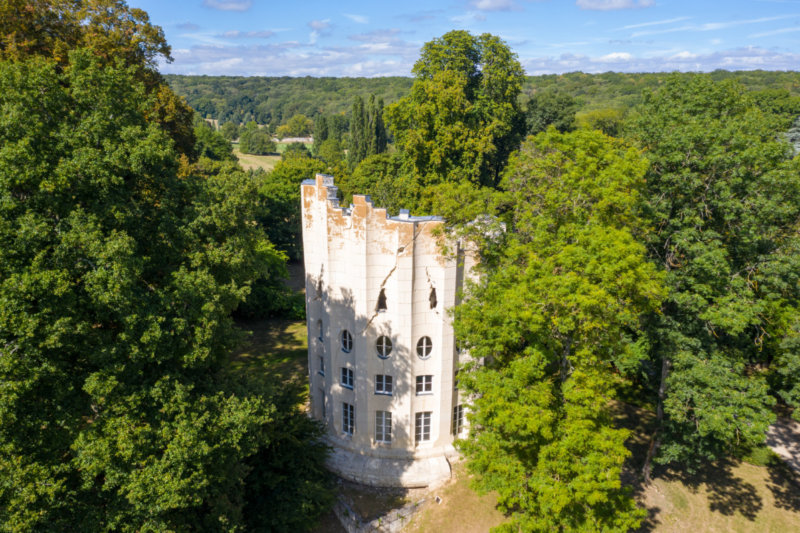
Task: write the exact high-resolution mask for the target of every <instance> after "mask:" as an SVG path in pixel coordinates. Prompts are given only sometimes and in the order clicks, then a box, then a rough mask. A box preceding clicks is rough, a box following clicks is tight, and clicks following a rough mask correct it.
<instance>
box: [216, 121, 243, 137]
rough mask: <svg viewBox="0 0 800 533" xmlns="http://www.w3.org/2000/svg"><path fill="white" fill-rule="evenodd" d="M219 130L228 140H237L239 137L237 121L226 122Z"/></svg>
mask: <svg viewBox="0 0 800 533" xmlns="http://www.w3.org/2000/svg"><path fill="white" fill-rule="evenodd" d="M219 132H220V134H222V136H223V137H225V138H226V139H227V140H228V141H235V140H236V139H238V138H239V125H238V124H236V123H235V122H226V123H224V124H223V125H222V126H220V128H219Z"/></svg>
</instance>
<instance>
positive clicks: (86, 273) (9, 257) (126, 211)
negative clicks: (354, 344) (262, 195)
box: [0, 50, 325, 531]
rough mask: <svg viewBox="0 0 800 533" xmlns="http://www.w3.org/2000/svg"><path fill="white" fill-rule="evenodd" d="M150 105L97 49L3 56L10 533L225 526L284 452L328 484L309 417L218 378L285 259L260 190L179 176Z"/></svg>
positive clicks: (2, 394)
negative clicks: (267, 224)
mask: <svg viewBox="0 0 800 533" xmlns="http://www.w3.org/2000/svg"><path fill="white" fill-rule="evenodd" d="M154 98H158V95H155V94H153V93H152V92H151V91H150V88H149V87H148V86H147V83H146V82H144V81H142V80H141V79H139V77H138V71H137V67H135V66H127V65H126V64H125V62H124V61H122V60H120V61H114V60H113V59H111V60H105V59H103V58H98V56H97V55H96V54H94V53H93V51H86V50H74V51H72V52H70V53H69V56H68V59H67V60H66V61H59V62H58V63H56V62H54V61H51V60H44V59H41V58H28V59H25V60H23V61H21V62H17V63H0V109H2V110H3V112H2V114H0V382H2V384H3V385H2V387H1V388H0V524H2V525H1V526H0V527H2V528H3V529H5V530H10V531H35V530H53V531H100V530H119V531H142V530H159V531H163V530H203V531H222V530H233V529H236V528H237V527H240V526H241V525H243V524H244V518H243V516H242V512H243V508H244V505H245V484H246V483H247V484H250V483H254V484H255V485H254V486H251V487H248V489H247V490H248V491H249V492H255V493H258V492H259V491H260V490H263V489H264V488H265V487H262V486H259V485H258V484H259V483H260V481H259V479H261V478H248V477H247V473H248V470H249V469H250V467H251V466H252V461H257V459H256V458H257V456H261V455H263V454H265V453H266V452H267V451H268V450H273V449H274V450H276V453H277V450H284V451H285V450H286V449H287V445H288V444H291V445H293V446H299V448H295V449H293V450H292V451H291V453H292V454H293V455H296V456H298V457H302V458H309V461H308V463H306V468H304V469H303V470H302V471H303V472H304V474H303V476H304V477H305V476H306V474H309V475H310V477H308V478H306V479H307V481H309V483H308V484H307V485H306V486H307V488H308V492H306V493H305V496H309V495H310V496H309V497H310V498H311V499H312V500H313V501H314V502H319V501H320V500H319V499H318V498H317V497H316V496H313V494H315V493H316V492H317V491H322V492H324V490H325V489H324V473H323V472H322V471H321V469H320V468H319V464H318V463H319V461H317V460H316V459H315V458H317V457H319V452H320V451H321V450H319V449H318V447H317V446H315V445H312V444H303V443H301V442H298V441H297V440H296V439H294V438H291V437H287V436H285V431H286V427H287V424H286V422H287V418H288V419H291V418H292V417H298V416H299V417H302V416H304V415H302V414H301V413H299V412H297V411H294V412H293V411H285V412H282V413H280V414H276V412H275V405H274V404H273V401H272V399H271V398H272V397H273V396H274V394H273V393H272V392H270V391H269V390H264V389H263V388H258V389H254V388H249V387H246V386H245V385H243V384H241V383H238V382H237V381H235V380H233V379H232V377H231V376H230V375H229V373H228V371H227V368H228V366H229V363H228V357H229V353H230V349H231V348H232V346H233V345H234V342H235V341H236V339H237V338H238V335H237V333H236V331H235V330H234V328H233V327H232V326H233V325H232V321H231V318H230V315H231V311H233V309H235V308H236V306H237V305H238V304H239V302H241V301H242V300H243V299H244V298H245V296H246V295H247V294H248V291H249V285H250V282H251V280H252V279H254V278H256V277H258V276H269V274H270V273H269V272H268V271H267V267H268V266H269V265H278V266H282V265H283V257H282V256H281V254H280V253H278V252H277V251H276V250H275V249H274V248H273V246H272V245H271V244H270V243H269V242H268V241H267V240H266V239H265V238H264V235H263V232H262V230H261V229H259V227H258V224H257V223H256V222H255V218H256V205H255V199H256V198H257V194H256V191H255V185H254V184H253V183H252V181H251V180H249V179H248V178H247V176H246V175H245V174H244V173H243V172H220V173H219V174H209V175H198V174H197V173H196V172H195V171H194V170H195V169H194V168H193V167H191V166H189V165H180V164H179V162H178V161H179V154H178V152H177V151H176V149H175V143H174V142H173V140H172V138H171V137H170V135H169V133H168V132H167V131H165V128H164V126H163V125H161V124H160V123H158V122H157V121H154V120H152V118H151V114H150V112H151V110H152V107H151V106H152V101H153V99H154ZM203 161H208V160H203ZM285 417H287V418H285ZM276 424H280V426H278V427H276ZM310 433H311V434H313V433H314V431H313V430H312V431H311V432H310ZM300 434H301V435H308V434H309V430H308V428H305V429H303V430H302V431H300ZM267 456H269V454H268V453H267ZM315 465H316V466H315ZM258 466H259V468H260V471H262V472H264V471H266V472H270V471H271V470H270V466H269V465H265V464H263V463H259V464H258ZM272 472H273V473H276V472H278V470H277V469H275V470H272ZM320 479H321V480H323V481H319V480H320ZM270 483H272V484H274V482H270ZM266 489H267V490H268V489H269V487H266ZM290 490H295V489H290ZM305 508H306V509H308V510H313V509H315V505H314V504H313V503H310V504H309V505H308V506H306V507H305ZM316 509H317V511H318V509H319V507H316ZM313 512H315V511H312V514H313ZM293 513H294V515H295V517H294V518H298V517H301V515H302V514H303V513H297V512H296V511H293ZM306 518H308V516H306ZM282 519H283V520H282ZM275 520H276V523H279V522H281V521H284V522H285V521H286V520H293V517H286V516H282V517H275Z"/></svg>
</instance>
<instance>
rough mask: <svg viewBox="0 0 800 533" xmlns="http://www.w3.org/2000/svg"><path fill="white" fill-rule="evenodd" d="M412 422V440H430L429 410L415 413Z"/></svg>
mask: <svg viewBox="0 0 800 533" xmlns="http://www.w3.org/2000/svg"><path fill="white" fill-rule="evenodd" d="M414 422H415V424H414V442H415V443H417V444H419V443H420V442H422V441H426V440H431V412H430V411H425V412H422V413H417V414H416V415H415V420H414Z"/></svg>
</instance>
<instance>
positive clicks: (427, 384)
mask: <svg viewBox="0 0 800 533" xmlns="http://www.w3.org/2000/svg"><path fill="white" fill-rule="evenodd" d="M432 393H433V376H417V394H432Z"/></svg>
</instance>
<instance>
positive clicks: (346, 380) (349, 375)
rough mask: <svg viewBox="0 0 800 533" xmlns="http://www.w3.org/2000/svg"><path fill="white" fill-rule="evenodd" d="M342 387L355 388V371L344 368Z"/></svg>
mask: <svg viewBox="0 0 800 533" xmlns="http://www.w3.org/2000/svg"><path fill="white" fill-rule="evenodd" d="M341 383H342V387H345V388H348V389H352V388H353V371H352V370H351V369H349V368H345V367H342V382H341Z"/></svg>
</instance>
